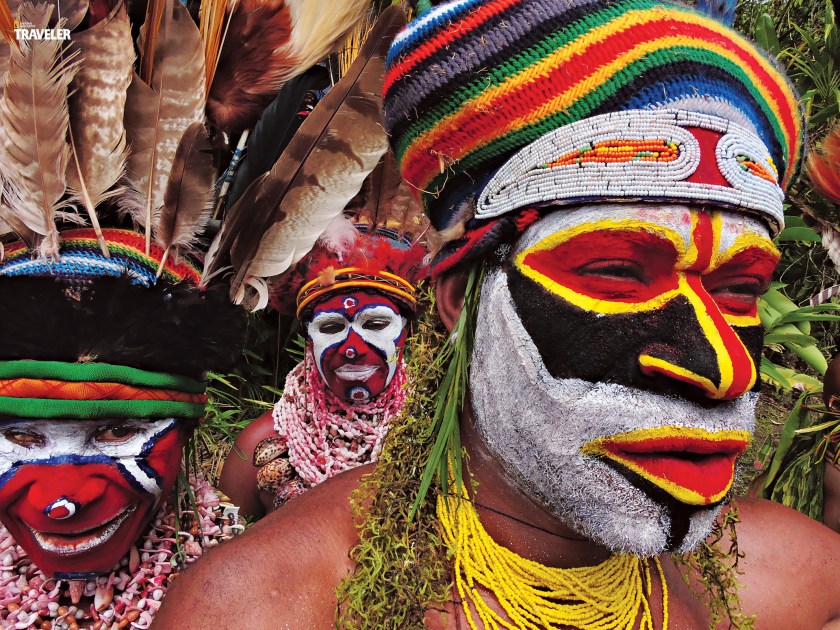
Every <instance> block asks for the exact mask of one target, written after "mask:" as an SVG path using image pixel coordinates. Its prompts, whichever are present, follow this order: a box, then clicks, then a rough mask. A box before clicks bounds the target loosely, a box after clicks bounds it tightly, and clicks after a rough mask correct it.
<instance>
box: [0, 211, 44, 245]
mask: <svg viewBox="0 0 840 630" xmlns="http://www.w3.org/2000/svg"><path fill="white" fill-rule="evenodd" d="M6 234H14V235H15V236H17V237H18V238H19V239H20V240H22V241H23V242H24V243H26V246H27V247H28V248H29V249H34V248H35V244H36V242H37V236H38V235H37V234H35V232H33V231H32V230H30V229H29V228H28V227H26V225H24V223H23V221H21V220H20V219H18V218H17V217H16V216H15V215H14V214H12V211H11V210H9V208H8V206H6V204H4V203H0V236H4V235H6Z"/></svg>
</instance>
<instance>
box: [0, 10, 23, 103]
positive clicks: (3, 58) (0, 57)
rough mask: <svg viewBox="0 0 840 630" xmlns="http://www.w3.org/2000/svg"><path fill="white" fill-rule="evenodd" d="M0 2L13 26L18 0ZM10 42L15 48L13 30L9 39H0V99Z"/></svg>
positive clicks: (7, 64)
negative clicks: (4, 5)
mask: <svg viewBox="0 0 840 630" xmlns="http://www.w3.org/2000/svg"><path fill="white" fill-rule="evenodd" d="M0 1H2V2H5V3H6V7H7V8H8V9H9V15H11V16H12V20H13V22H12V23H13V24H14V19H15V17H16V16H17V14H18V9H19V8H20V0H0ZM13 28H14V27H13ZM11 42H15V46H17V42H16V40H15V38H14V30H12V33H11V38H6V37H0V97H2V96H3V85H4V83H5V81H4V78H5V77H6V71H7V70H8V69H9V44H10V43H11Z"/></svg>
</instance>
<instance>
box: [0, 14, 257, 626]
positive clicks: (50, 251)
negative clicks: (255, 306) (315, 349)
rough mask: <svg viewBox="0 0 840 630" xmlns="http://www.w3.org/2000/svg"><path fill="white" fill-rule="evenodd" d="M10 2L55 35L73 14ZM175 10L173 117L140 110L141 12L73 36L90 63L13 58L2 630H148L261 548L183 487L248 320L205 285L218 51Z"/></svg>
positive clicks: (47, 50)
mask: <svg viewBox="0 0 840 630" xmlns="http://www.w3.org/2000/svg"><path fill="white" fill-rule="evenodd" d="M11 4H12V9H13V10H14V13H15V15H14V17H15V20H16V21H18V20H19V21H20V22H22V23H29V24H31V26H32V28H35V29H37V30H38V31H39V32H41V31H45V32H46V33H47V34H49V33H50V32H51V31H50V30H49V28H48V25H49V24H51V21H50V20H51V16H52V15H53V13H54V12H55V9H56V5H54V4H50V3H37V4H32V3H11ZM18 5H20V6H18ZM158 8H159V9H160V15H157V14H156V20H158V21H157V22H156V28H157V27H159V36H158V38H157V40H156V41H157V46H158V48H157V50H156V53H157V54H156V55H155V68H156V72H161V73H165V72H169V73H171V72H173V71H172V70H171V69H172V68H173V67H176V66H177V74H178V77H179V82H178V85H177V86H173V85H167V86H166V88H165V95H164V96H161V97H160V98H161V99H163V100H167V99H168V101H167V102H169V103H171V102H177V103H178V106H179V107H181V109H179V110H177V112H178V113H176V114H173V113H172V111H173V110H172V109H169V112H168V113H164V112H163V109H164V108H163V107H160V108H158V105H159V103H158V105H152V104H151V101H150V100H144V97H147V98H149V99H152V100H153V99H155V98H158V97H157V96H152V95H153V94H156V92H155V91H154V90H152V89H151V88H150V87H149V86H148V85H146V84H144V83H143V82H142V81H141V80H140V78H139V75H138V74H137V72H135V67H134V62H135V54H134V46H133V38H132V25H131V23H130V20H129V17H128V13H127V8H126V5H125V3H123V2H115V3H105V4H102V3H99V4H96V3H91V6H90V12H89V13H88V14H87V16H85V19H84V21H83V23H80V22H79V21H80V20H82V17H83V16H84V15H85V13H86V12H87V11H88V8H87V5H85V7H84V10H82V11H80V12H77V15H76V16H75V18H74V17H71V18H70V19H75V24H76V25H77V26H79V27H80V28H79V29H78V30H75V29H73V28H70V30H72V31H73V33H72V46H73V47H74V51H71V50H70V49H69V48H66V47H65V43H64V42H63V41H62V39H60V38H54V37H53V38H50V37H45V38H44V39H38V40H21V41H18V42H15V41H11V42H10V41H5V40H4V41H3V42H0V49H2V53H3V54H2V55H0V56H3V57H4V59H5V60H6V61H7V63H5V64H4V65H3V68H2V75H3V79H2V84H3V86H4V92H3V98H2V100H0V172H2V174H3V175H2V180H3V182H2V191H0V193H2V202H0V627H3V628H21V629H22V628H42V629H43V628H52V629H56V630H58V629H68V630H78V628H79V627H83V628H94V629H95V630H101V629H102V628H126V627H129V626H131V627H136V628H147V627H149V626H150V625H151V622H152V616H153V615H154V614H155V612H156V611H157V609H158V608H159V607H160V601H161V599H162V598H163V597H164V595H165V594H166V591H167V589H168V588H169V584H170V581H171V580H172V579H173V578H174V576H176V575H178V574H179V572H180V571H181V569H182V568H183V567H184V566H185V565H187V564H189V563H190V562H193V561H194V560H195V559H196V558H198V557H199V556H200V555H201V554H202V553H203V550H204V549H206V548H209V547H210V546H213V545H216V544H218V543H219V542H221V541H223V540H226V539H228V538H230V537H231V536H232V535H233V534H235V533H237V532H241V531H242V529H244V527H243V526H242V525H241V524H238V523H237V522H236V511H235V508H234V507H233V506H232V505H230V504H227V503H226V502H225V501H224V499H223V497H221V496H220V495H219V494H218V493H217V492H216V490H215V489H214V488H213V487H212V486H211V485H210V483H209V482H208V481H206V480H205V479H204V478H203V477H202V476H201V475H200V473H198V472H197V471H188V470H186V469H185V468H182V462H183V458H182V452H183V447H184V445H185V444H186V443H187V441H188V440H189V438H190V436H191V435H192V433H193V431H194V429H195V428H196V426H197V425H198V423H199V422H200V420H201V419H202V418H203V417H204V411H205V403H206V401H207V395H206V394H205V390H206V387H207V384H206V382H205V373H206V372H207V371H208V370H218V371H222V372H224V371H226V370H228V369H230V368H232V367H233V365H234V364H235V362H236V360H237V358H238V356H239V355H240V353H241V350H242V345H243V343H244V334H245V324H246V321H245V313H244V311H243V309H241V308H240V307H237V306H234V305H233V304H232V303H231V301H230V298H229V296H228V287H227V286H223V285H224V284H225V283H224V281H223V280H222V279H221V278H219V277H217V278H216V280H215V281H214V282H213V283H212V284H210V285H208V284H206V283H205V284H204V285H203V286H202V287H201V288H199V284H200V280H201V270H200V268H199V267H198V266H197V262H196V254H198V253H199V250H198V249H197V247H198V246H197V243H198V242H199V236H200V235H201V234H202V233H203V231H204V228H205V227H206V225H207V221H208V220H209V214H208V213H207V212H205V208H206V206H207V204H208V200H210V199H211V198H212V193H213V187H214V181H215V179H216V168H215V166H214V164H213V157H212V150H211V148H210V140H209V137H208V134H207V131H206V129H205V126H204V113H203V112H204V106H205V103H206V87H207V86H206V77H205V72H204V65H203V54H202V53H201V38H200V34H199V30H198V27H197V26H196V25H195V24H193V23H192V21H191V20H190V16H189V13H188V11H187V10H186V8H185V7H184V6H183V5H181V4H180V3H178V2H174V3H172V2H169V3H162V4H160V5H159V7H158ZM141 13H142V11H141ZM59 17H60V18H61V19H60V21H59V25H62V24H64V22H65V21H66V20H65V18H67V17H68V16H66V15H63V16H59ZM52 23H53V24H54V23H55V22H54V21H53V22H52ZM174 41H177V45H176V44H174V43H173V42H174ZM67 44H70V42H67ZM176 52H177V53H178V54H180V55H182V56H181V57H175V56H174V55H175V53H176ZM144 54H145V51H144ZM183 56H186V57H189V58H191V59H192V60H193V61H192V62H190V61H184V57H183ZM197 65H198V67H196V66H197ZM138 71H139V67H138ZM132 76H134V78H135V81H134V82H132ZM169 76H172V74H170V75H169ZM189 76H191V77H192V79H189V78H184V77H189ZM166 83H167V81H164V80H162V79H160V78H159V77H158V76H157V75H156V78H155V79H154V84H155V85H156V86H157V87H158V88H160V86H161V85H162V84H166ZM129 84H131V86H132V88H136V89H132V90H129ZM103 86H107V89H103ZM150 107H151V108H152V110H154V111H157V112H159V113H160V115H161V119H162V120H165V123H163V125H164V126H165V127H166V130H165V131H164V130H161V128H160V127H155V126H154V125H155V123H154V122H150V120H149V118H148V117H146V116H145V112H147V111H151V110H150V109H149V108H150ZM138 111H140V112H143V114H138V113H137V112H138ZM132 112H133V113H132ZM156 116H157V114H156V115H155V116H153V117H152V120H153V121H154V119H155V117H156ZM138 117H139V118H142V120H138ZM71 121H72V122H71ZM71 146H72V148H71ZM129 147H130V148H129ZM176 154H177V155H176ZM173 164H174V165H173ZM143 176H145V179H143ZM141 181H142V182H143V183H142V184H141V183H140V182H141ZM183 181H188V185H184V186H181V184H182V183H183ZM170 184H171V186H170ZM164 188H165V194H164ZM164 198H165V199H164ZM211 205H212V204H211ZM147 209H148V212H149V214H148V215H147V214H146V210H147ZM88 224H90V227H86V226H87V225H88ZM138 230H139V231H138ZM179 479H180V481H181V483H178V481H179ZM176 488H177V489H176Z"/></svg>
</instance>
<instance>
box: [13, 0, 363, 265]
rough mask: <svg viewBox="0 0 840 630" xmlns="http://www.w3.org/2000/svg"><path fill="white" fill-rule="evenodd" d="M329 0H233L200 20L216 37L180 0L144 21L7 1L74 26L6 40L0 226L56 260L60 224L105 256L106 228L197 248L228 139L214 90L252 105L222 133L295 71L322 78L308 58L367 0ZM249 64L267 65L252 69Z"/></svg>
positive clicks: (68, 2) (108, 10) (117, 6)
mask: <svg viewBox="0 0 840 630" xmlns="http://www.w3.org/2000/svg"><path fill="white" fill-rule="evenodd" d="M56 3H58V4H56ZM207 4H208V6H210V5H212V3H211V2H209V1H208V3H207ZM325 4H326V3H325V2H322V1H314V0H307V2H303V1H302V0H283V1H279V2H273V3H272V2H271V1H263V0H244V1H242V2H237V1H234V2H231V3H229V4H228V5H227V6H228V12H229V16H228V18H229V19H227V20H218V19H217V20H216V21H215V26H212V25H211V26H210V27H207V28H217V31H216V35H217V37H216V38H215V39H213V38H212V37H210V38H208V37H207V36H206V33H202V32H201V31H200V29H199V27H198V26H197V25H196V24H195V22H194V21H193V20H192V18H191V16H190V14H189V12H188V11H187V9H186V8H185V7H184V5H183V4H181V3H180V2H177V1H175V0H149V2H148V3H147V5H146V10H145V17H144V22H143V24H142V25H141V26H140V27H139V29H137V28H135V29H132V25H131V21H130V18H129V15H128V12H127V10H126V5H125V0H116V2H95V3H92V4H90V5H89V4H88V0H52V4H51V3H50V2H47V3H40V4H30V3H23V4H20V3H19V0H11V2H8V3H6V4H5V6H6V7H7V8H9V10H10V11H9V14H10V16H11V19H12V21H14V20H15V19H18V20H20V21H21V22H23V23H29V24H31V25H32V27H33V28H49V27H55V28H63V29H66V31H68V32H69V31H72V32H71V37H70V38H69V40H64V39H62V38H60V37H55V38H52V39H45V40H37V39H25V40H21V41H20V42H18V41H14V40H12V41H11V42H9V41H5V40H4V41H3V42H2V44H0V90H2V92H3V93H4V94H3V95H2V96H3V98H2V100H0V184H2V186H0V191H1V192H2V194H0V221H2V223H0V235H2V234H14V235H16V236H17V237H18V238H20V239H22V240H23V241H24V242H25V243H26V244H27V245H29V246H32V247H33V248H35V249H36V250H37V252H38V254H39V255H41V256H43V257H46V258H53V259H54V258H56V257H58V256H59V251H60V233H61V231H62V230H64V229H67V228H70V227H74V226H76V225H86V224H87V225H90V226H91V227H92V228H93V230H94V232H95V233H96V235H97V240H98V241H99V244H100V249H101V253H102V255H103V256H105V257H107V256H109V253H110V252H109V246H108V244H107V242H106V239H105V238H104V237H103V228H109V227H131V228H133V229H141V230H142V231H143V232H144V234H145V246H144V253H145V254H146V255H148V254H150V252H151V250H152V243H153V242H157V244H158V245H159V246H160V247H161V248H162V251H163V252H165V253H164V257H165V258H167V259H168V258H169V257H170V255H171V252H172V251H173V250H178V251H194V250H195V247H196V245H197V243H198V240H199V236H200V235H201V234H202V233H203V231H204V230H205V228H206V226H207V224H208V221H209V220H210V218H211V214H212V208H213V206H214V200H215V182H216V177H217V174H218V167H219V165H220V162H221V160H220V158H221V157H223V156H224V154H225V152H226V151H227V148H226V147H227V145H226V144H224V142H221V143H220V139H223V138H226V137H227V136H226V135H220V134H217V133H215V132H213V129H217V130H219V129H218V127H217V126H215V125H214V122H216V118H214V115H213V112H214V111H216V108H215V105H214V103H216V102H217V101H216V100H214V98H215V97H214V96H211V95H219V94H222V93H224V94H225V98H226V99H228V102H233V104H234V109H237V108H239V109H242V110H247V111H248V112H250V113H249V114H248V115H247V117H246V118H247V124H242V125H240V124H238V123H237V125H234V126H233V127H230V126H226V128H225V129H221V130H220V131H225V132H230V131H232V130H234V128H235V129H243V128H245V127H250V126H253V124H254V123H255V122H256V120H257V118H258V117H259V115H260V114H261V113H262V110H263V108H264V107H265V106H266V105H268V104H269V103H270V102H271V100H272V99H273V98H274V97H275V96H276V95H277V93H278V91H279V89H280V87H281V86H282V85H283V83H284V82H285V81H286V80H288V79H289V78H290V77H294V76H297V75H303V76H309V77H310V79H309V80H306V81H302V82H300V86H302V89H303V93H304V94H305V92H306V90H308V89H311V88H312V87H316V86H317V87H319V88H320V87H324V86H325V83H324V82H323V80H322V79H321V78H319V79H318V80H317V81H313V80H311V77H312V76H318V77H323V76H324V75H323V74H322V73H315V75H311V74H307V70H308V69H309V68H310V66H312V65H313V64H315V63H317V62H318V61H320V59H321V58H322V57H323V56H324V55H326V54H328V53H329V52H330V51H332V50H333V49H334V48H335V47H336V45H337V43H338V42H340V41H341V39H342V38H343V37H344V36H345V35H346V33H347V32H348V31H349V30H351V29H352V28H353V26H354V25H355V23H356V22H358V21H359V19H361V18H362V17H363V16H364V15H365V13H366V12H367V11H368V9H369V6H370V3H369V1H368V0H364V1H362V0H353V1H352V2H347V3H342V6H341V7H340V8H339V9H336V8H335V7H332V9H331V10H329V11H328V10H326V8H325ZM56 7H58V11H56ZM56 12H58V13H59V14H60V15H62V16H63V17H62V19H61V20H59V21H56V19H55V16H54V13H56ZM216 13H217V14H219V11H218V10H217V12H216ZM221 13H224V11H222V12H221ZM275 14H277V15H280V14H282V15H283V16H285V17H284V18H283V19H284V20H285V21H286V23H287V24H288V28H286V29H285V30H284V31H283V32H279V31H277V30H276V29H274V28H273V23H272V21H271V20H270V19H267V16H269V15H275ZM318 15H320V16H321V17H322V18H329V19H322V20H320V21H319V20H318V19H317V17H318ZM0 18H2V16H0ZM7 21H8V20H7ZM0 22H2V19H0ZM202 26H203V27H205V24H204V22H202ZM219 27H221V30H218V28H219ZM132 30H133V32H134V33H137V32H139V37H138V38H137V41H136V47H135V42H134V41H132ZM281 30H282V29H281ZM214 42H215V43H214ZM224 42H227V46H226V45H225V44H224ZM214 46H215V48H213V47H214ZM260 55H264V56H265V58H266V63H262V62H260V59H261V57H260ZM205 59H211V60H212V61H213V67H212V71H208V69H207V68H206V65H205ZM257 62H260V63H257ZM243 63H245V65H249V66H251V67H254V68H257V67H258V68H259V70H258V72H261V73H263V78H265V77H274V78H271V79H270V80H266V81H254V76H252V75H250V74H248V73H247V72H244V73H243V72H242V69H243V65H242V64H243ZM208 77H215V81H211V82H210V83H209V84H208ZM254 94H258V98H256V100H254V99H251V97H250V96H248V95H254ZM208 114H209V116H208ZM237 119H238V120H240V121H241V120H245V119H243V118H242V117H241V116H239V117H238V118H237ZM219 120H221V119H219ZM211 138H215V140H211ZM272 164H273V160H272ZM162 266H163V265H161V267H162Z"/></svg>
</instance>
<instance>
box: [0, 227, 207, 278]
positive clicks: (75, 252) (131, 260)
mask: <svg viewBox="0 0 840 630" xmlns="http://www.w3.org/2000/svg"><path fill="white" fill-rule="evenodd" d="M102 234H103V237H104V239H105V242H106V243H107V244H108V249H109V250H110V252H109V253H110V256H109V257H107V258H106V257H105V256H104V255H103V253H102V250H101V249H100V247H99V240H98V238H97V236H96V234H95V232H94V231H93V229H91V228H79V229H75V230H64V231H63V232H61V240H60V242H59V252H60V253H61V255H60V256H59V257H58V258H56V259H44V258H40V257H33V256H32V252H31V251H30V250H29V248H28V247H27V246H26V245H25V244H24V243H22V242H20V241H18V242H16V243H13V244H11V245H8V246H6V247H5V250H4V255H3V256H2V257H0V276H8V277H15V276H48V277H52V278H59V279H62V280H64V281H67V282H69V283H74V282H76V283H79V282H82V283H83V282H85V281H89V280H93V279H94V278H103V277H112V278H121V277H126V278H128V279H129V281H130V282H131V283H132V284H137V285H142V286H146V287H149V286H152V285H154V284H155V283H156V282H157V270H158V267H159V266H160V261H161V259H162V258H163V249H162V248H161V247H159V246H158V245H157V244H156V243H154V242H152V243H151V244H150V247H149V253H148V254H147V253H146V250H145V237H144V236H143V235H142V234H139V233H137V232H134V231H132V230H117V229H106V230H103V231H102ZM160 277H161V278H163V279H164V280H166V281H168V282H172V283H176V282H182V281H186V282H188V283H189V284H191V285H193V286H198V283H199V281H200V280H201V272H200V271H199V270H198V269H197V268H196V267H195V266H194V265H193V264H191V263H190V262H189V261H188V260H187V259H186V258H184V257H174V256H173V257H171V258H170V257H167V259H166V263H165V264H164V266H163V269H162V271H161V274H160Z"/></svg>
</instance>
